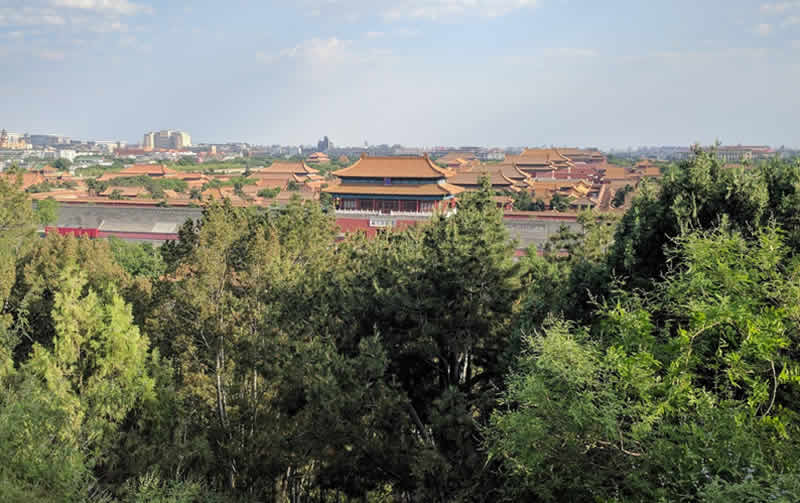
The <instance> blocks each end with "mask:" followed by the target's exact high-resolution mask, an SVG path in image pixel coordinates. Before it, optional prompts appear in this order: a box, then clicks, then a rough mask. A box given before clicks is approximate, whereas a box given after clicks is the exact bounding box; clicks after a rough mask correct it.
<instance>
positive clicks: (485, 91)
mask: <svg viewBox="0 0 800 503" xmlns="http://www.w3.org/2000/svg"><path fill="white" fill-rule="evenodd" d="M701 4H702V5H698V3H697V2H688V1H684V0H679V1H676V2H653V3H652V5H641V2H631V1H628V2H623V1H616V2H603V3H602V4H600V3H596V2H588V1H557V0H540V1H532V0H529V1H523V0H514V1H512V0H482V1H474V2H466V1H452V2H444V1H437V0H404V1H402V2H399V3H397V2H393V3H388V2H362V1H350V2H331V1H322V0H305V1H303V2H300V3H298V4H297V5H294V6H285V5H277V4H276V3H273V2H267V3H266V4H264V5H253V4H252V3H250V2H232V3H229V4H225V6H224V7H223V6H222V5H221V4H216V3H210V2H209V3H198V2H174V3H170V4H169V5H168V6H164V5H161V4H157V3H155V2H153V3H149V2H145V1H129V0H115V1H102V2H101V1H94V0H86V1H80V2H78V1H74V0H35V1H26V2H22V1H17V0H0V55H2V57H3V58H4V60H6V61H7V62H8V63H7V68H10V69H11V71H10V72H8V76H7V77H6V78H5V79H3V81H2V82H0V90H1V91H2V94H3V97H2V98H0V105H1V106H2V108H3V110H4V114H3V115H4V116H3V120H4V122H5V123H6V124H4V127H6V128H7V129H8V130H9V131H14V132H18V133H23V132H30V133H34V132H40V133H44V132H52V131H55V132H59V133H61V134H64V135H68V136H71V137H73V138H86V139H119V140H126V141H128V142H131V143H138V142H141V140H142V138H141V134H142V131H153V130H155V129H154V126H159V125H161V124H165V125H177V126H178V127H180V128H181V129H184V130H186V131H191V132H192V136H193V138H194V139H195V142H196V143H224V142H228V141H242V142H248V143H252V144H267V145H269V144H283V145H298V144H309V143H312V142H314V141H316V139H318V138H321V137H322V136H323V135H325V134H327V135H330V136H331V139H332V140H333V141H334V142H335V143H336V144H337V145H363V143H364V141H365V140H366V141H368V142H369V143H370V144H381V143H390V144H393V143H398V144H403V145H409V146H411V145H413V146H433V145H455V146H457V145H482V146H533V145H574V146H596V147H599V148H603V149H610V148H619V149H624V148H626V147H636V146H644V145H689V144H692V143H694V142H700V143H702V144H712V143H713V142H714V141H716V140H718V139H719V140H720V141H721V142H722V143H725V144H732V145H735V144H740V143H741V144H768V145H772V146H775V147H779V146H781V145H786V146H787V147H797V146H800V137H798V132H797V129H796V128H794V127H793V121H794V112H795V111H796V110H797V109H798V108H800V97H798V94H797V93H796V92H794V88H795V87H797V85H798V83H800V64H798V63H797V61H799V60H800V3H798V2H758V1H745V0H735V1H722V0H707V1H704V2H701ZM621 12H624V13H625V15H624V16H621V15H620V13H621Z"/></svg>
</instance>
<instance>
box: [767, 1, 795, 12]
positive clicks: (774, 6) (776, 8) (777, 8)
mask: <svg viewBox="0 0 800 503" xmlns="http://www.w3.org/2000/svg"><path fill="white" fill-rule="evenodd" d="M792 9H800V1H798V0H794V1H791V2H776V3H765V4H762V5H761V12H764V13H766V14H783V13H784V12H787V11H790V10H792Z"/></svg>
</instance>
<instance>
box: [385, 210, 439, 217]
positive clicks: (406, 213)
mask: <svg viewBox="0 0 800 503" xmlns="http://www.w3.org/2000/svg"><path fill="white" fill-rule="evenodd" d="M389 214H390V215H392V216H393V217H432V216H433V212H432V211H391V212H389Z"/></svg>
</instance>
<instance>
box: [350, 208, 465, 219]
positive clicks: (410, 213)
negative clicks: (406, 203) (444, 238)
mask: <svg viewBox="0 0 800 503" xmlns="http://www.w3.org/2000/svg"><path fill="white" fill-rule="evenodd" d="M436 211H438V210H436ZM434 212H435V211H394V210H388V211H380V210H343V209H338V210H336V214H337V215H353V216H365V217H366V216H384V217H418V218H419V217H432V216H433V214H434ZM455 212H456V209H455V208H451V209H447V210H446V211H444V212H443V213H444V214H445V215H451V214H453V213H455Z"/></svg>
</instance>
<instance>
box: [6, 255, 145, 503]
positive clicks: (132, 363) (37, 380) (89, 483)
mask: <svg viewBox="0 0 800 503" xmlns="http://www.w3.org/2000/svg"><path fill="white" fill-rule="evenodd" d="M58 283H59V288H58V290H57V291H56V292H55V295H54V300H53V311H52V313H51V316H52V323H53V326H54V327H55V337H54V338H53V340H52V346H49V347H45V346H42V345H40V344H38V343H35V344H34V345H33V347H32V351H31V352H30V354H29V357H27V358H26V359H25V360H23V361H22V362H21V364H20V366H19V369H18V370H17V371H15V372H14V374H16V375H15V376H14V378H13V379H10V378H9V376H4V377H0V384H3V386H4V388H6V389H7V390H8V391H9V393H8V394H5V395H4V397H3V398H2V399H0V439H2V440H3V442H2V448H0V465H2V466H3V468H2V469H0V486H5V488H6V489H9V492H10V494H12V495H13V494H19V495H22V494H26V493H30V494H33V495H34V496H36V495H41V497H42V498H48V499H49V498H54V499H56V500H58V501H84V498H85V497H86V495H87V494H90V493H91V492H92V491H93V490H94V489H93V485H94V481H93V479H94V477H93V476H92V473H91V469H92V468H93V467H95V466H97V465H99V464H102V463H103V461H104V459H105V457H106V454H107V452H106V449H107V448H108V446H109V445H110V444H111V441H112V439H113V437H114V436H115V435H116V432H117V428H118V427H119V425H120V424H121V423H122V421H123V420H124V419H125V418H126V417H127V415H128V414H129V412H130V411H131V410H133V409H134V407H136V405H137V404H138V403H140V402H141V401H142V400H145V399H147V398H148V397H149V396H150V394H151V392H152V387H153V382H152V379H151V378H150V377H149V376H148V372H147V360H148V341H147V338H146V337H144V336H142V335H141V334H140V333H139V330H138V328H137V327H136V326H135V325H134V324H133V318H132V316H131V310H130V307H129V306H127V305H126V304H125V303H124V301H123V300H122V298H121V297H120V296H119V295H118V294H117V292H116V291H115V289H114V287H113V286H108V287H107V288H106V289H105V290H103V291H101V292H100V293H95V292H94V291H92V290H89V292H88V294H85V295H84V293H83V292H84V291H85V287H86V275H85V273H84V272H82V271H79V270H76V269H65V270H64V271H63V272H62V274H61V276H60V278H59V282H58ZM23 396H24V398H23ZM22 500H23V499H20V501H22Z"/></svg>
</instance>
